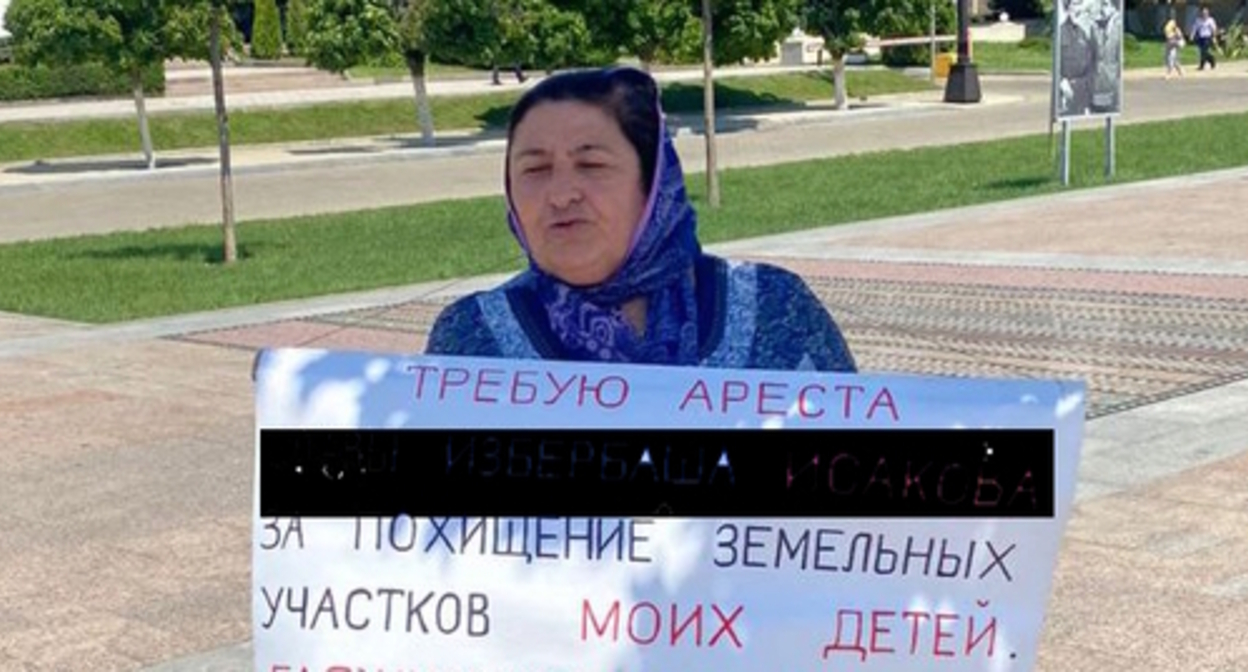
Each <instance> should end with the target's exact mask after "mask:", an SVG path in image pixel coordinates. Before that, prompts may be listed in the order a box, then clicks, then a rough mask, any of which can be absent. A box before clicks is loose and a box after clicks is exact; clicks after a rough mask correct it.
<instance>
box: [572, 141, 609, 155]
mask: <svg viewBox="0 0 1248 672" xmlns="http://www.w3.org/2000/svg"><path fill="white" fill-rule="evenodd" d="M590 152H604V153H606V154H612V153H613V152H612V151H611V148H610V147H608V146H606V145H598V144H594V143H592V142H587V143H585V144H583V145H581V146H579V147H577V148H576V149H574V150H572V153H573V154H588V153H590Z"/></svg>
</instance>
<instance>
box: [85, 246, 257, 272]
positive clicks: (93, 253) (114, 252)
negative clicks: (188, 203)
mask: <svg viewBox="0 0 1248 672" xmlns="http://www.w3.org/2000/svg"><path fill="white" fill-rule="evenodd" d="M266 247H269V245H266V244H264V243H258V244H257V243H249V244H246V245H244V244H241V243H240V244H239V245H238V260H239V261H243V260H246V259H251V258H253V257H255V256H256V254H257V252H258V251H259V250H261V249H263V248H266ZM68 256H69V257H70V258H76V259H91V260H97V261H134V260H146V261H176V262H200V263H204V264H210V265H214V266H215V265H217V264H220V263H222V262H224V261H225V250H224V249H222V244H221V243H220V242H216V243H162V244H158V245H151V246H141V245H125V246H122V247H113V248H108V249H97V250H84V251H82V252H76V253H72V254H70V255H68Z"/></svg>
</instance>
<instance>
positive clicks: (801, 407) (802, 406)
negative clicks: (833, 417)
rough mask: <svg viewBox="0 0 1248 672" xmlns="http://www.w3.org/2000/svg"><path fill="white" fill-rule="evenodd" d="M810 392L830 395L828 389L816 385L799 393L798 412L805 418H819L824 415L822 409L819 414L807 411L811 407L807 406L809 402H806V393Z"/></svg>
mask: <svg viewBox="0 0 1248 672" xmlns="http://www.w3.org/2000/svg"><path fill="white" fill-rule="evenodd" d="M810 390H819V393H820V394H827V393H828V388H826V387H824V386H823V385H820V384H818V383H814V384H812V385H807V386H806V387H803V388H802V389H801V391H799V392H798V393H797V412H798V413H801V414H802V417H803V418H817V417H819V416H821V415H823V413H824V411H823V409H822V408H821V409H819V412H818V413H809V412H807V410H806V409H807V408H809V406H808V405H807V402H806V393H807V392H809V391H810Z"/></svg>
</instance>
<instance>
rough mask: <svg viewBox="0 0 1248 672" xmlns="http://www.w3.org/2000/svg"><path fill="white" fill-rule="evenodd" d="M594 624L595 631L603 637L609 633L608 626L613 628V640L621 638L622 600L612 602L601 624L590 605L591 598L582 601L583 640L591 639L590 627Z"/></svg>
mask: <svg viewBox="0 0 1248 672" xmlns="http://www.w3.org/2000/svg"><path fill="white" fill-rule="evenodd" d="M590 624H593V628H594V632H595V633H597V634H598V636H599V637H602V636H604V635H606V634H607V628H608V627H610V628H611V641H613V642H614V641H618V640H619V639H620V601H619V600H616V601H615V602H612V603H611V608H610V609H608V610H607V617H606V620H605V621H604V622H602V623H601V624H600V623H599V622H598V619H597V617H595V616H594V609H593V607H591V606H590V604H589V600H583V601H582V602H581V641H585V640H587V639H589V627H590Z"/></svg>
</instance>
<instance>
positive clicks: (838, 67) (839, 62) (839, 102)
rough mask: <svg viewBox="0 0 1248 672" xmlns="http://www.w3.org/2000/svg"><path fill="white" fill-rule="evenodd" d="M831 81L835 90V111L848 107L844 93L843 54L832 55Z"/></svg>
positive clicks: (846, 95) (846, 96)
mask: <svg viewBox="0 0 1248 672" xmlns="http://www.w3.org/2000/svg"><path fill="white" fill-rule="evenodd" d="M832 80H833V86H834V87H835V89H836V109H838V110H844V109H846V108H847V107H849V104H848V98H849V96H848V94H846V92H845V89H846V87H845V54H832Z"/></svg>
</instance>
